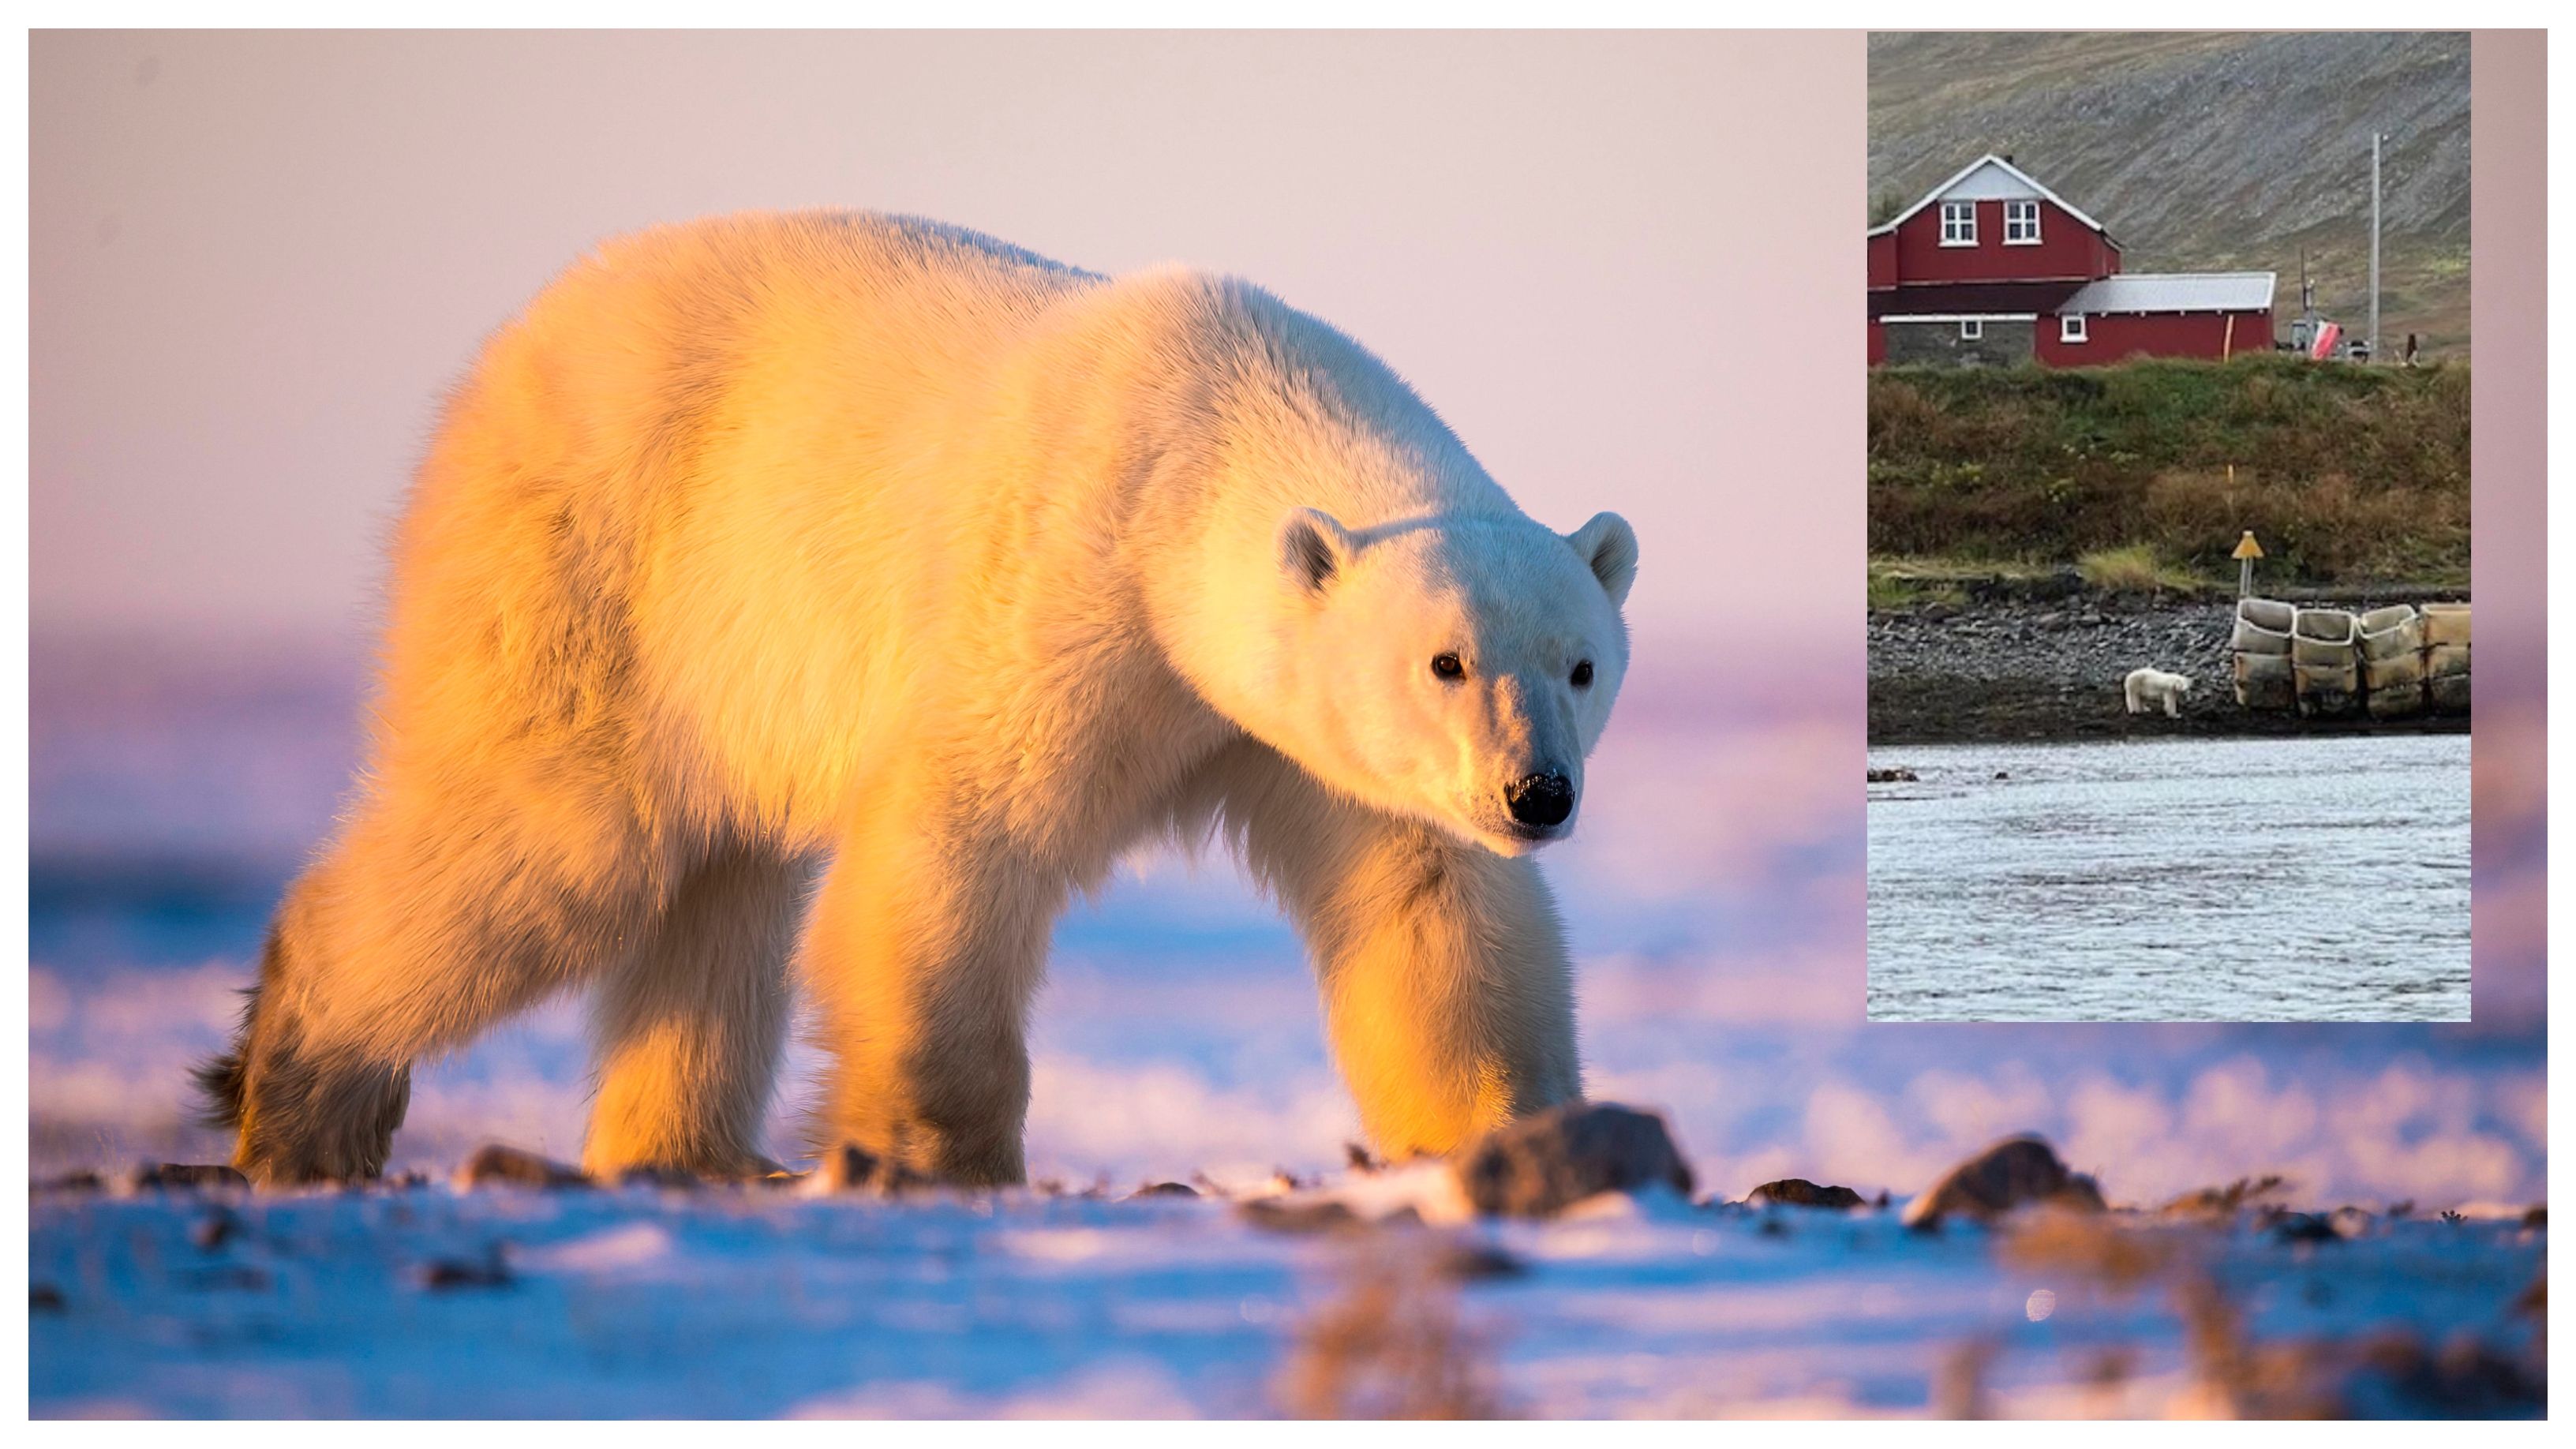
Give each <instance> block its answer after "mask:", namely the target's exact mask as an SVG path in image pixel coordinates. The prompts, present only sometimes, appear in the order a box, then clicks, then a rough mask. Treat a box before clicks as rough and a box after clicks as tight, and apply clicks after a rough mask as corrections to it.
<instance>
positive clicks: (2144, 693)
mask: <svg viewBox="0 0 2576 1449" xmlns="http://www.w3.org/2000/svg"><path fill="white" fill-rule="evenodd" d="M2120 687H2121V692H2122V693H2123V694H2125V695H2127V696H2128V701H2129V713H2131V714H2145V713H2146V712H2147V711H2149V710H2151V709H2155V708H2157V707H2158V706H2162V707H2163V709H2164V712H2165V714H2166V716H2167V717H2168V718H2173V719H2179V718H2181V717H2182V697H2183V696H2184V695H2186V694H2189V693H2191V681H2190V680H2189V679H2186V678H2184V677H2183V676H2182V675H2179V674H2167V673H2166V672H2164V671H2163V670H2161V669H2132V670H2130V671H2129V677H2128V678H2127V679H2126V680H2124V681H2122V682H2121V686H2120Z"/></svg>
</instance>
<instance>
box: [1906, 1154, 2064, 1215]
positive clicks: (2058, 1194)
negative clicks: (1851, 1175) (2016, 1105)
mask: <svg viewBox="0 0 2576 1449" xmlns="http://www.w3.org/2000/svg"><path fill="white" fill-rule="evenodd" d="M2032 1203H2046V1204H2049V1205H2050V1206H2054V1207H2065V1208H2076V1209H2080V1210H2083V1211H2087V1212H2099V1211H2101V1210H2102V1190H2101V1189H2100V1188H2098V1187H2096V1186H2094V1184H2093V1179H2091V1178H2089V1177H2086V1176H2085V1175H2083V1174H2082V1173H2080V1172H2069V1171H2067V1169H2066V1164H2065V1163H2063V1162H2060V1161H2058V1160H2057V1152H2056V1150H2055V1149H2054V1148H2052V1147H2050V1146H2049V1145H2048V1144H2047V1143H2046V1142H2043V1141H2041V1140H2040V1139H2038V1138H2036V1137H2010V1138H2006V1139H2005V1140H2003V1141H2001V1142H1998V1143H1996V1144H1995V1145H1994V1146H1992V1147H1989V1148H1987V1149H1986V1150H1985V1151H1983V1152H1980V1153H1978V1154H1977V1155H1976V1156H1974V1157H1971V1158H1969V1159H1968V1160H1967V1161H1965V1162H1962V1163H1960V1164H1959V1165H1958V1166H1956V1167H1954V1168H1951V1169H1950V1171H1949V1172H1948V1174H1947V1175H1945V1176H1943V1177H1942V1179H1941V1180H1940V1181H1939V1182H1936V1183H1934V1184H1933V1185H1932V1187H1931V1189H1930V1190H1929V1191H1927V1192H1925V1193H1924V1194H1923V1195H1922V1196H1921V1197H1918V1198H1916V1199H1915V1200H1914V1201H1913V1203H1912V1204H1910V1205H1909V1206H1907V1208H1906V1209H1905V1224H1906V1226H1908V1227H1917V1228H1928V1227H1933V1226H1935V1225H1937V1224H1939V1223H1940V1222H1941V1220H1942V1219H1944V1218H1946V1217H1949V1216H1951V1215H1953V1214H1957V1215H1959V1216H1962V1217H1967V1218H1972V1219H1974V1220H1976V1221H1978V1222H1989V1221H1992V1220H1993V1219H1995V1218H1999V1217H2002V1216H2003V1215H2005V1214H2006V1213H2009V1212H2011V1211H2012V1210H2013V1209H2015V1208H2018V1207H2023V1206H2026V1205H2029V1204H2032Z"/></svg>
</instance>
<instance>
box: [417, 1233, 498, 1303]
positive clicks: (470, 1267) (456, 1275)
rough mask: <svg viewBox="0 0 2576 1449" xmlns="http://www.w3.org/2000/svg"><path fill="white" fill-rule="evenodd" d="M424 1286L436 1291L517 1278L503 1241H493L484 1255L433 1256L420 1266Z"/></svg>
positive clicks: (493, 1285)
mask: <svg viewBox="0 0 2576 1449" xmlns="http://www.w3.org/2000/svg"><path fill="white" fill-rule="evenodd" d="M417 1277H418V1279H419V1282H420V1286H421V1287H423V1288H426V1289H428V1290H429V1291H430V1292H432V1293H448V1292H453V1291H455V1290H457V1289H460V1288H507V1287H509V1286H510V1284H511V1283H512V1282H514V1281H515V1280H514V1279H513V1278H512V1276H511V1274H510V1265H509V1263H508V1262H507V1261H505V1260H504V1259H503V1258H502V1256H501V1245H500V1244H498V1243H494V1244H492V1245H491V1246H490V1247H488V1248H486V1249H485V1250H484V1252H483V1256H482V1257H480V1258H432V1259H430V1260H429V1261H428V1262H426V1263H423V1264H422V1265H421V1266H420V1272H419V1273H418V1275H417Z"/></svg>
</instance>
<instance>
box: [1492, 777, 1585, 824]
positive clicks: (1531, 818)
mask: <svg viewBox="0 0 2576 1449" xmlns="http://www.w3.org/2000/svg"><path fill="white" fill-rule="evenodd" d="M1503 802H1504V803H1505V804H1507V805H1509V806H1511V807H1512V818H1513V819H1514V820H1517V821H1519V822H1520V823H1522V824H1523V825H1536V826H1541V827H1545V826H1550V825H1563V824H1564V823H1565V817H1566V816H1568V815H1571V814H1573V813H1574V782H1573V781H1571V780H1568V779H1567V778H1565V777H1564V776H1563V775H1560V774H1557V773H1555V772H1554V771H1550V772H1548V773H1547V774H1544V775H1524V776H1522V777H1521V778H1519V779H1517V780H1515V781H1513V782H1512V783H1511V785H1510V787H1509V788H1507V789H1505V790H1504V791H1503Z"/></svg>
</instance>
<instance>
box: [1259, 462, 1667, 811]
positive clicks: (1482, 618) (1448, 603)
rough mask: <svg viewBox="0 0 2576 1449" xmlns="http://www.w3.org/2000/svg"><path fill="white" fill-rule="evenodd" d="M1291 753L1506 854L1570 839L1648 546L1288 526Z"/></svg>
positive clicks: (1357, 790)
mask: <svg viewBox="0 0 2576 1449" xmlns="http://www.w3.org/2000/svg"><path fill="white" fill-rule="evenodd" d="M1277 560H1278V567H1279V570H1280V573H1281V577H1280V579H1279V580H1278V583H1277V587H1278V588H1279V590H1280V592H1281V597H1282V598H1283V600H1284V608H1283V609H1282V611H1281V624H1280V631H1281V634H1282V636H1283V637H1281V638H1279V639H1278V640H1276V641H1275V642H1276V644H1277V645H1278V646H1279V648H1278V651H1277V653H1276V655H1274V658H1275V659H1276V661H1277V663H1278V667H1279V674H1280V676H1281V678H1280V679H1279V680H1278V683H1279V684H1280V685H1281V686H1283V690H1282V692H1283V694H1284V696H1285V697H1284V698H1280V699H1276V700H1274V701H1273V704H1274V706H1275V712H1274V718H1276V719H1279V721H1280V723H1281V724H1282V725H1283V728H1281V729H1280V730H1279V731H1278V732H1277V734H1278V736H1279V737H1278V738H1274V741H1273V742H1274V743H1276V744H1279V745H1281V747H1282V748H1283V751H1284V752H1285V753H1287V754H1288V755H1290V757H1291V758H1293V759H1295V760H1296V761H1297V762H1298V763H1299V764H1300V765H1302V766H1304V767H1305V768H1306V769H1307V770H1309V771H1310V772H1312V773H1314V774H1316V775H1317V776H1319V777H1320V778H1322V779H1323V780H1324V781H1325V782H1326V783H1328V784H1330V785H1333V786H1335V787H1337V788H1339V789H1340V790H1342V791H1344V792H1345V793H1348V794H1350V795H1353V796H1355V797H1357V798H1359V799H1361V800H1364V801H1367V802H1368V803H1370V804H1374V805H1377V806H1379V807H1381V808H1384V809H1388V810H1393V811H1396V812H1398V813H1402V814H1407V815H1412V816H1415V817H1418V818H1423V819H1428V820H1431V821H1433V822H1435V823H1438V824H1440V825H1443V826H1446V827H1448V828H1449V829H1450V830H1452V831H1454V832H1456V833H1457V834H1459V835H1460V836H1462V837H1464V838H1466V839H1468V840H1472V841H1475V842H1478V843H1480V844H1483V845H1485V846H1486V847H1488V848H1490V849H1492V850H1494V851H1497V852H1499V853H1501V854H1505V855H1519V854H1522V853H1525V852H1527V851H1529V850H1531V849H1533V848H1535V847H1536V846H1538V845H1540V844H1543V843H1545V842H1547V841H1550V840H1554V839H1558V838H1560V837H1562V836H1563V835H1565V834H1566V833H1567V832H1568V831H1570V830H1572V829H1573V826H1574V817H1575V812H1576V808H1577V806H1578V805H1579V803H1580V802H1581V799H1582V794H1583V761H1584V757H1585V756H1587V755H1588V754H1590V753H1591V750H1592V746H1593V743H1594V741H1596V740H1598V739H1599V738H1600V736H1601V728H1602V726H1603V725H1604V724H1605V723H1607V722H1608V720H1609V718H1610V704H1611V701H1612V700H1613V699H1615V698H1617V696H1618V693H1619V684H1620V681H1621V680H1622V679H1623V678H1624V677H1625V676H1626V674H1627V671H1628V637H1627V629H1626V626H1625V624H1624V623H1623V622H1622V619H1621V617H1620V606H1621V605H1622V604H1623V603H1624V602H1625V601H1626V599H1627V596H1628V586H1629V584H1630V583H1631V582H1633V581H1634V579H1635V578H1636V573H1637V536H1636V534H1635V532H1634V531H1632V530H1631V529H1630V528H1629V527H1628V524H1627V523H1626V521H1625V520H1623V519H1621V518H1620V517H1619V516H1618V515H1617V514H1615V513H1603V514H1599V515H1597V516H1595V517H1594V518H1593V520H1592V521H1591V522H1589V523H1587V524H1585V525H1583V526H1582V527H1581V528H1579V529H1576V530H1575V531H1574V532H1573V533H1571V534H1567V535H1559V534H1555V533H1551V532H1549V531H1548V530H1547V529H1545V528H1543V527H1541V526H1539V525H1538V524H1536V523H1533V522H1531V521H1530V520H1529V519H1527V518H1523V517H1519V516H1517V515H1508V516H1496V517H1481V516H1480V517H1448V518H1426V519H1414V520H1409V521H1405V522H1399V523H1390V524H1386V525H1383V526H1379V527H1375V528H1369V529H1363V530H1353V529H1349V528H1346V527H1344V526H1343V525H1342V524H1341V523H1340V522H1339V521H1338V520H1336V519H1334V518H1333V517H1332V516H1330V515H1329V514H1325V513H1322V512H1319V511H1317V510H1314V509H1305V508H1301V509H1298V510H1295V511H1294V512H1292V513H1291V514H1290V515H1289V516H1288V517H1287V519H1286V520H1285V521H1283V522H1282V523H1281V525H1280V528H1279V533H1278V551H1277Z"/></svg>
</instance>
